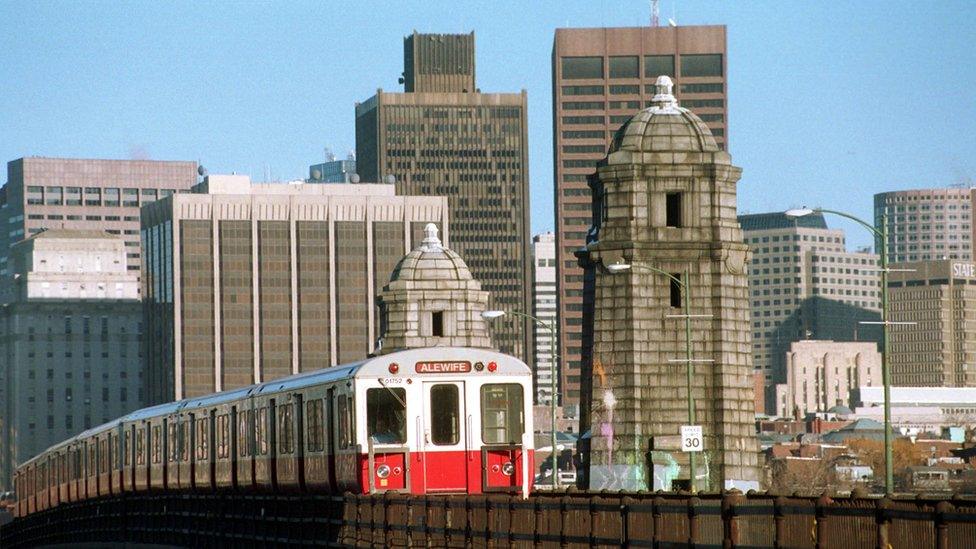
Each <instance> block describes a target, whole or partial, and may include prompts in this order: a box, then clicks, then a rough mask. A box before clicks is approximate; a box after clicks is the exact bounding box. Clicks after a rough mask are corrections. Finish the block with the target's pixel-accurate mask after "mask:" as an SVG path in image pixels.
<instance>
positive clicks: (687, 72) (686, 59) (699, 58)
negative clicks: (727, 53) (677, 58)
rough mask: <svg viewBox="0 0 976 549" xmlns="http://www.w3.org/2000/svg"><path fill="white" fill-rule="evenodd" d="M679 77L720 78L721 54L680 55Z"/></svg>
mask: <svg viewBox="0 0 976 549" xmlns="http://www.w3.org/2000/svg"><path fill="white" fill-rule="evenodd" d="M681 76H722V54H720V53H712V54H704V55H682V56H681Z"/></svg>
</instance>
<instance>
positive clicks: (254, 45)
mask: <svg viewBox="0 0 976 549" xmlns="http://www.w3.org/2000/svg"><path fill="white" fill-rule="evenodd" d="M661 13H662V19H666V18H667V17H672V16H674V17H675V18H676V19H677V21H678V22H679V23H680V24H725V25H727V26H728V37H729V44H728V49H729V62H728V65H729V139H730V143H731V147H730V151H731V153H732V156H733V161H734V163H735V164H737V165H739V166H741V167H742V168H743V169H744V173H743V177H742V180H741V182H740V186H739V208H740V211H741V212H744V213H745V212H751V213H759V212H765V211H776V210H782V209H784V208H787V207H790V206H798V205H804V204H805V205H811V206H812V205H820V206H824V207H829V208H834V209H842V210H846V211H849V212H851V213H854V214H857V215H860V216H863V217H865V218H866V219H869V220H870V218H871V215H872V213H871V210H872V195H873V194H874V193H876V192H881V191H885V190H893V189H905V188H914V187H941V186H945V185H950V184H959V183H968V184H973V182H974V181H976V136H974V135H976V133H974V129H976V96H974V90H976V46H974V40H973V38H974V36H976V31H974V30H973V29H974V28H976V2H963V1H955V2H953V1H944V2H937V3H936V2H930V3H929V2H920V1H915V2H901V1H885V2H881V1H871V2H869V1H861V2H772V1H768V2H767V1H750V2H741V1H737V2H732V1H729V0H726V1H721V2H712V1H691V0H682V1H677V2H675V1H672V0H662V1H661ZM648 19H649V8H648V3H647V2H646V1H592V0H591V1H582V0H580V1H568V0H562V1H532V2H526V1H524V0H523V1H521V2H519V1H501V0H500V1H495V2H476V3H475V2H458V1H454V2H447V1H439V0H438V1H431V0H427V1H411V2H363V1H360V2H344V1H342V2H340V1H329V2H309V3H299V2H281V3H275V4H272V3H259V2H246V3H245V2H241V3H230V2H126V3H121V2H111V3H110V2H99V3H88V2H57V3H55V2H36V3H28V2H11V1H8V2H0V31H2V32H0V82H2V85H0V160H3V161H7V160H12V159H14V158H19V157H21V156H28V155H36V156H67V157H95V158H130V157H149V158H153V159H181V160H182V159H190V160H200V161H201V162H202V163H203V164H204V165H205V166H206V167H207V168H208V169H209V170H210V171H211V172H212V173H226V172H231V171H236V172H238V173H248V174H250V175H251V176H252V178H253V179H255V180H263V179H264V177H265V173H266V172H270V174H271V175H272V178H273V179H293V178H298V177H303V176H305V175H306V173H307V169H308V166H309V165H310V164H313V163H315V162H318V161H320V160H321V159H322V157H323V148H324V147H327V146H328V147H331V148H332V149H333V150H334V151H335V152H336V153H337V154H339V155H340V156H342V155H344V153H345V152H346V151H348V150H349V149H352V148H354V146H355V130H354V124H353V120H354V114H353V113H354V104H355V102H356V101H362V100H365V99H367V98H368V97H370V96H371V95H372V94H373V93H374V92H375V90H376V89H377V88H383V89H385V90H391V91H395V90H401V89H402V87H401V86H399V85H398V84H397V77H398V76H399V74H400V72H401V71H402V63H403V60H402V57H403V45H402V39H403V36H405V35H407V34H409V33H410V32H411V31H412V30H414V29H416V30H418V31H421V32H469V31H471V30H474V31H475V33H476V40H477V68H478V69H477V70H478V74H477V76H478V85H479V86H480V87H481V89H482V90H484V91H518V90H520V89H522V88H525V89H527V90H528V95H529V143H530V180H531V187H532V193H531V203H532V229H533V232H541V231H544V230H549V229H551V228H552V226H553V220H552V135H551V133H552V120H551V119H552V110H551V108H552V107H551V99H550V98H551V86H552V84H551V82H550V55H551V51H552V37H553V31H554V29H555V28H557V27H588V26H636V25H644V24H647V22H648ZM828 222H829V223H831V224H832V225H836V226H840V227H843V228H845V229H846V230H847V231H848V241H849V243H850V244H852V245H863V244H867V243H869V242H870V238H869V236H868V235H867V234H866V232H864V231H863V229H859V228H857V227H856V226H852V225H850V224H846V223H842V222H841V221H840V220H839V219H836V218H834V219H829V220H828Z"/></svg>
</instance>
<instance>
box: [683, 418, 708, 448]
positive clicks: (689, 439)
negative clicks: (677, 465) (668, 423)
mask: <svg viewBox="0 0 976 549" xmlns="http://www.w3.org/2000/svg"><path fill="white" fill-rule="evenodd" d="M704 446H705V441H704V440H703V438H702V428H701V425H682V426H681V451H682V452H701V451H702V449H703V448H704Z"/></svg>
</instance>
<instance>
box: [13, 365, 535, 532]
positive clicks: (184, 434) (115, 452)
mask: <svg viewBox="0 0 976 549" xmlns="http://www.w3.org/2000/svg"><path fill="white" fill-rule="evenodd" d="M531 406H532V374H531V371H530V370H529V368H528V366H526V364H525V363H524V362H522V361H520V360H518V359H516V358H514V357H511V356H508V355H505V354H502V353H498V352H495V351H490V350H486V349H473V348H460V347H433V348H425V349H411V350H404V351H399V352H394V353H390V354H386V355H381V356H378V357H373V358H369V359H367V360H363V361H360V362H355V363H352V364H346V365H341V366H336V367H333V368H327V369H324V370H317V371H314V372H307V373H302V374H298V375H294V376H291V377H287V378H282V379H277V380H274V381H270V382H267V383H261V384H258V385H252V386H250V387H244V388H241V389H234V390H229V391H224V392H221V393H216V394H212V395H208V396H202V397H197V398H189V399H185V400H180V401H177V402H172V403H168V404H162V405H158V406H153V407H150V408H144V409H141V410H137V411H135V412H132V413H130V414H128V415H126V416H124V417H121V418H119V419H116V420H114V421H110V422H108V423H106V424H104V425H100V426H98V427H95V428H92V429H89V430H87V431H85V432H83V433H81V434H79V435H77V436H75V437H73V438H70V439H68V440H65V441H63V442H61V443H59V444H57V445H55V446H52V447H51V448H48V449H47V450H46V451H44V452H42V453H41V454H39V455H37V456H35V457H34V458H32V459H31V460H29V461H27V462H25V463H23V464H22V465H20V466H19V467H18V468H17V470H16V472H15V474H14V487H15V491H16V497H17V500H16V507H15V513H16V515H17V516H26V515H28V514H30V513H33V512H36V511H41V510H44V509H48V508H51V507H54V506H57V505H59V504H60V503H62V502H74V501H80V500H85V499H89V498H97V497H104V496H111V495H115V494H121V493H125V492H145V491H217V490H236V491H249V490H254V491H281V492H326V493H337V492H346V491H351V492H355V493H363V494H369V493H377V492H385V491H397V492H404V493H411V494H432V493H447V494H450V493H467V494H477V493H487V492H522V493H527V492H528V489H529V486H530V482H531V480H530V475H531V473H532V471H533V469H534V466H533V457H534V456H533V448H532V432H533V431H532V408H531Z"/></svg>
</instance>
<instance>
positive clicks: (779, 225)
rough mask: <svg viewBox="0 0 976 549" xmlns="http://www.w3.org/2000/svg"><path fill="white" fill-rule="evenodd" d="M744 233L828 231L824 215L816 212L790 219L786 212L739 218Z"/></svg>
mask: <svg viewBox="0 0 976 549" xmlns="http://www.w3.org/2000/svg"><path fill="white" fill-rule="evenodd" d="M739 225H740V226H742V230H743V231H768V230H771V229H793V228H804V229H827V228H829V227H827V221H826V220H825V219H824V216H823V214H822V213H819V212H814V213H812V214H810V215H805V216H802V217H790V216H788V215H786V213H784V212H773V213H761V214H745V215H740V216H739Z"/></svg>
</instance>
